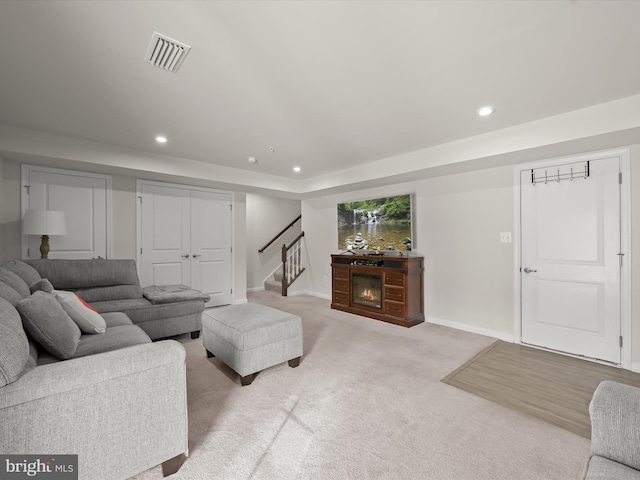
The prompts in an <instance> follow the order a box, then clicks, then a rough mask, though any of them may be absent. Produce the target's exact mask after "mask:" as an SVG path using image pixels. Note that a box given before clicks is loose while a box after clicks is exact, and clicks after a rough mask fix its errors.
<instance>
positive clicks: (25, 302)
mask: <svg viewBox="0 0 640 480" xmlns="http://www.w3.org/2000/svg"><path fill="white" fill-rule="evenodd" d="M16 309H17V310H18V312H19V313H20V316H21V317H22V323H23V324H24V328H25V330H26V331H27V332H28V333H29V334H30V335H31V336H32V337H33V339H34V340H35V341H36V342H38V343H39V344H40V345H42V346H43V347H44V349H45V350H47V351H48V352H49V353H50V354H52V355H55V356H56V357H58V358H61V359H63V360H66V359H68V358H71V357H73V354H74V353H76V348H78V341H79V340H80V329H79V328H78V326H77V325H76V324H75V322H74V321H73V320H71V318H70V317H69V315H67V312H65V311H64V310H63V309H62V306H61V305H60V303H59V302H58V300H56V297H54V296H53V295H52V294H50V293H45V292H42V291H37V292H35V293H34V294H33V295H31V296H30V297H27V298H23V299H22V300H20V301H19V302H18V303H17V304H16Z"/></svg>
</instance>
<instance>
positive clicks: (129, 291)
mask: <svg viewBox="0 0 640 480" xmlns="http://www.w3.org/2000/svg"><path fill="white" fill-rule="evenodd" d="M70 290H71V291H73V292H74V293H77V294H78V296H79V297H81V298H82V299H83V300H84V301H85V302H87V303H93V302H109V301H112V300H122V299H138V298H142V288H141V287H140V285H111V286H108V287H96V288H78V289H76V288H73V289H70Z"/></svg>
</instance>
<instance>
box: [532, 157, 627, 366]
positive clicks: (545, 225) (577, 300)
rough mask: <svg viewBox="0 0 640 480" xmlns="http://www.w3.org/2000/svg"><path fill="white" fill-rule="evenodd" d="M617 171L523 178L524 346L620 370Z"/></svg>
mask: <svg viewBox="0 0 640 480" xmlns="http://www.w3.org/2000/svg"><path fill="white" fill-rule="evenodd" d="M619 171H620V165H619V158H617V157H616V158H609V159H601V160H593V161H590V162H580V163H575V164H570V165H561V166H558V167H553V168H544V169H539V170H537V171H533V172H532V170H527V171H523V172H521V229H522V258H521V285H522V342H523V343H528V344H531V345H537V346H542V347H546V348H550V349H554V350H559V351H563V352H567V353H571V354H576V355H583V356H586V357H591V358H596V359H599V360H604V361H608V362H612V363H616V364H619V363H620V361H621V358H620V353H621V349H620V328H621V326H620V319H621V316H620V312H621V308H620V306H621V301H620V261H621V260H620V258H621V257H620V256H619V255H618V254H619V253H620V248H621V247H620V245H621V244H620V184H619ZM532 173H533V174H535V177H536V181H535V183H534V180H533V178H532V177H533V175H532ZM558 175H559V176H560V181H558V180H557V176H558ZM585 176H586V178H585ZM545 178H546V181H545ZM572 178H573V180H572Z"/></svg>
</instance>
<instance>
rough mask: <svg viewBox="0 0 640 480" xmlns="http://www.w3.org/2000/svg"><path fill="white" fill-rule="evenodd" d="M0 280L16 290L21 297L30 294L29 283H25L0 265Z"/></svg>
mask: <svg viewBox="0 0 640 480" xmlns="http://www.w3.org/2000/svg"><path fill="white" fill-rule="evenodd" d="M0 282H4V283H6V284H7V285H9V286H10V287H11V288H13V289H14V290H15V291H16V292H18V293H19V294H20V295H21V296H22V298H25V297H28V296H29V295H31V291H30V290H29V284H27V283H25V281H24V280H22V279H21V278H20V277H19V276H18V275H16V274H15V273H13V272H12V271H11V270H9V269H7V268H4V267H0Z"/></svg>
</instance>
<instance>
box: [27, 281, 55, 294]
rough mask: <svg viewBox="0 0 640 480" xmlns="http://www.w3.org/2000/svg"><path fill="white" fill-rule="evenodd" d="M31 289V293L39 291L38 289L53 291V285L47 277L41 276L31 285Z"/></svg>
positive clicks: (45, 291) (46, 291)
mask: <svg viewBox="0 0 640 480" xmlns="http://www.w3.org/2000/svg"><path fill="white" fill-rule="evenodd" d="M29 290H31V293H33V292H37V291H38V290H41V291H43V292H44V293H53V285H51V282H50V281H49V280H47V279H46V278H41V279H40V280H38V281H37V282H34V283H32V284H31V285H29Z"/></svg>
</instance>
